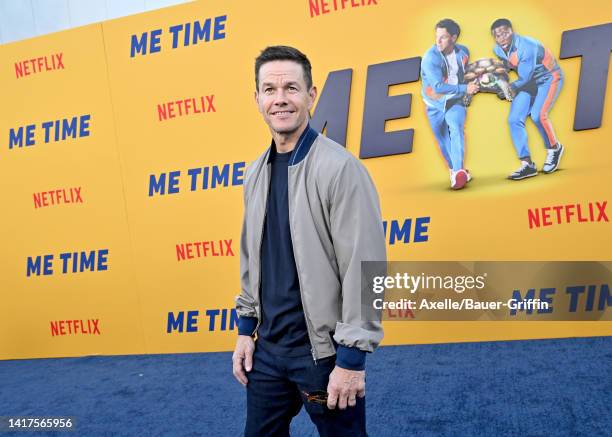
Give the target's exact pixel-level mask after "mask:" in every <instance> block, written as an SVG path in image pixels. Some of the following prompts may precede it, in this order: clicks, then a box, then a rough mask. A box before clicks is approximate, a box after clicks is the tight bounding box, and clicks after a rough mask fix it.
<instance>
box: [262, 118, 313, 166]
mask: <svg viewBox="0 0 612 437" xmlns="http://www.w3.org/2000/svg"><path fill="white" fill-rule="evenodd" d="M318 135H319V133H318V132H317V131H316V130H314V129H313V128H312V127H310V123H308V124H307V125H306V129H304V132H302V134H301V135H300V138H299V139H298V141H297V143H296V144H295V148H294V149H293V151H292V152H291V158H289V165H290V166H291V165H296V164H299V163H300V162H302V160H303V159H304V158H305V157H306V155H307V154H308V152H309V151H310V148H311V147H312V144H313V143H314V141H315V140H316V139H317V136H318ZM268 150H269V152H268V159H267V163H270V161H271V160H272V157H273V156H274V154H276V143H275V142H274V139H272V142H271V143H270V148H269V149H268Z"/></svg>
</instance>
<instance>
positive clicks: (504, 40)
mask: <svg viewBox="0 0 612 437" xmlns="http://www.w3.org/2000/svg"><path fill="white" fill-rule="evenodd" d="M513 34H514V32H513V31H512V28H511V27H509V26H499V27H496V28H495V29H493V38H495V42H496V43H497V44H499V46H500V47H501V48H502V49H504V50H508V48H509V47H510V44H512V35H513Z"/></svg>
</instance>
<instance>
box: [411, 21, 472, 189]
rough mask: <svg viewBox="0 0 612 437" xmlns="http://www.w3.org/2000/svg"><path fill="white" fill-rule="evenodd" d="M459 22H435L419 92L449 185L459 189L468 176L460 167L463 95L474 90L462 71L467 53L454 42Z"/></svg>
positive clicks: (462, 144) (423, 64)
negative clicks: (445, 164)
mask: <svg viewBox="0 0 612 437" xmlns="http://www.w3.org/2000/svg"><path fill="white" fill-rule="evenodd" d="M460 32H461V30H460V29H459V25H458V24H457V23H455V22H454V21H453V20H451V19H448V18H446V19H444V20H442V21H440V22H439V23H438V24H436V43H435V44H434V45H433V46H432V47H431V48H430V49H429V50H428V51H427V53H425V55H424V56H423V60H422V61H421V76H422V83H423V87H422V92H421V94H422V96H423V100H424V101H425V105H427V118H428V119H429V124H430V125H431V128H432V130H433V133H434V136H435V137H436V140H437V142H438V145H439V146H440V151H441V152H442V156H443V157H444V159H445V160H446V163H447V164H448V167H449V169H450V183H451V188H452V189H454V190H459V189H461V188H463V187H464V186H465V184H466V183H467V182H469V181H470V180H471V179H472V177H471V175H470V173H469V172H468V171H467V170H466V169H465V168H464V163H463V159H464V153H465V152H464V145H465V137H464V132H463V131H464V126H465V113H466V111H465V106H464V103H463V101H464V99H463V98H464V96H465V95H466V94H469V95H473V94H475V93H477V92H478V85H476V84H475V83H469V84H467V85H466V84H464V83H463V75H464V73H465V66H466V65H467V63H468V58H469V56H470V54H469V51H468V49H467V48H466V47H464V46H462V45H459V44H457V38H459V33H460Z"/></svg>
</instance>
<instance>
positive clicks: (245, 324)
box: [238, 316, 257, 337]
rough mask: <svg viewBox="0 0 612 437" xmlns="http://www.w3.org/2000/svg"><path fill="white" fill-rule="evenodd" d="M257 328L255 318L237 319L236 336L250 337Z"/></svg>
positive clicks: (241, 317)
mask: <svg viewBox="0 0 612 437" xmlns="http://www.w3.org/2000/svg"><path fill="white" fill-rule="evenodd" d="M255 328H257V317H243V316H240V317H238V335H248V336H249V337H252V336H253V334H255Z"/></svg>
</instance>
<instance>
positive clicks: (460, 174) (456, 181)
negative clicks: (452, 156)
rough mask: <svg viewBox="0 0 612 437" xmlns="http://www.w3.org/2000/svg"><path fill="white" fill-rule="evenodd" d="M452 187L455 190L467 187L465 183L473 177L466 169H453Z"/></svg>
mask: <svg viewBox="0 0 612 437" xmlns="http://www.w3.org/2000/svg"><path fill="white" fill-rule="evenodd" d="M450 179H451V188H452V189H453V190H460V189H462V188H463V187H465V184H467V183H468V180H469V179H471V178H470V176H469V173H468V172H466V171H465V170H464V169H460V170H457V171H451V178H450Z"/></svg>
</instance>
